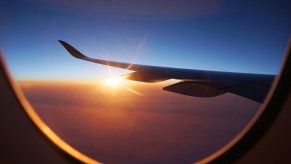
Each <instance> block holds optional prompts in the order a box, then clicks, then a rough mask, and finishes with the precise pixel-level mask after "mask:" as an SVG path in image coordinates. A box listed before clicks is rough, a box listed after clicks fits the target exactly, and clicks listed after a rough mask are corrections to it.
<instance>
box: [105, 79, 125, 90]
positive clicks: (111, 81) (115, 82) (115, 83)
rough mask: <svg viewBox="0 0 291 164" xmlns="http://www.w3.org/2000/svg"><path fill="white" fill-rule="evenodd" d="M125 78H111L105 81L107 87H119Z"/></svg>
mask: <svg viewBox="0 0 291 164" xmlns="http://www.w3.org/2000/svg"><path fill="white" fill-rule="evenodd" d="M122 81H123V78H122V77H111V78H109V79H107V80H106V81H105V83H106V85H107V86H110V87H113V88H115V87H118V86H120V85H121V84H122Z"/></svg>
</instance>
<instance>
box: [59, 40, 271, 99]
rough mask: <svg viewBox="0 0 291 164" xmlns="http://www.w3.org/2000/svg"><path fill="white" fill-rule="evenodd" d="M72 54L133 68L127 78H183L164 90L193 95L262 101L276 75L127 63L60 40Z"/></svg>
mask: <svg viewBox="0 0 291 164" xmlns="http://www.w3.org/2000/svg"><path fill="white" fill-rule="evenodd" d="M59 42H60V43H61V44H62V45H63V46H64V47H65V49H66V50H67V51H68V52H69V53H70V54H71V55H72V56H74V57H76V58H79V59H82V60H86V61H90V62H93V63H97V64H102V65H107V66H112V67H118V68H123V69H127V70H132V71H135V72H133V73H130V74H126V75H123V76H124V77H125V78H126V79H129V80H135V81H142V82H159V81H164V80H168V79H177V80H182V81H181V82H178V83H176V84H173V85H170V86H167V87H164V88H163V90H166V91H170V92H174V93H179V94H184V95H188V96H195V97H213V96H218V95H221V94H224V93H227V92H230V93H233V94H236V95H239V96H242V97H245V98H248V99H251V100H254V101H257V102H259V103H262V102H263V101H264V99H265V97H266V95H267V93H268V90H269V88H270V87H271V84H272V82H273V79H274V77H275V75H267V74H249V73H235V72H219V71H208V70H194V69H181V68H171V67H160V66H149V65H140V64H130V63H122V62H115V61H107V60H101V59H94V58H90V57H88V56H85V55H83V54H82V53H81V52H79V51H78V50H76V49H75V48H74V47H73V46H71V45H69V44H68V43H66V42H64V41H62V40H59Z"/></svg>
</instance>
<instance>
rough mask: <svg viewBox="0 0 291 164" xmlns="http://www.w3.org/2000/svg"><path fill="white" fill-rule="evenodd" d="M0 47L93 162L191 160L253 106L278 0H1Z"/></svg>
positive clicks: (275, 43)
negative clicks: (274, 0)
mask: <svg viewBox="0 0 291 164" xmlns="http://www.w3.org/2000/svg"><path fill="white" fill-rule="evenodd" d="M0 6H1V7H0V28H1V30H0V36H1V37H0V47H1V50H2V51H3V52H4V55H5V59H6V61H7V65H8V66H9V69H10V70H11V72H12V75H13V78H14V80H15V82H16V83H17V84H19V87H20V88H21V89H22V91H23V93H24V94H25V96H26V98H27V100H28V101H29V102H30V104H31V106H32V107H33V108H34V109H35V111H36V113H37V114H38V115H39V116H40V118H41V119H42V120H43V121H44V122H45V123H46V124H47V125H48V126H49V127H50V128H51V129H52V130H53V131H54V132H55V133H56V134H57V135H58V136H60V137H61V138H62V139H63V140H64V141H65V142H67V143H68V144H70V145H71V146H72V147H74V148H75V149H77V150H79V151H80V152H82V153H84V154H86V155H87V156H89V157H91V158H94V159H95V160H96V161H99V162H102V163H193V162H196V161H199V160H201V159H202V158H205V157H207V156H209V155H211V154H212V153H215V152H216V151H218V150H219V149H221V148H222V147H224V146H225V145H226V144H228V143H229V142H230V141H232V140H233V139H234V138H235V137H236V136H237V135H238V134H239V133H240V132H241V131H242V130H243V129H244V128H245V127H246V126H247V124H248V123H249V122H250V121H251V120H252V118H253V117H254V116H255V114H256V113H257V112H258V111H259V110H260V106H261V104H262V103H263V101H264V99H265V97H266V95H267V93H268V90H269V88H270V87H271V85H272V82H273V80H274V78H275V76H276V74H277V72H278V71H279V67H280V64H281V62H282V58H283V54H284V52H285V50H286V46H287V42H288V39H289V35H290V29H291V22H290V20H291V13H290V12H291V10H290V7H289V6H290V2H287V1H276V2H273V1H264V2H261V1H257V0H255V1H254V0H252V1H250V0H247V1H235V2H234V1H221V0H203V1H202V0H195V1H188V0H182V1H181V0H179V1H178V0H169V1H162V0H158V1H145V0H141V1H133V0H125V1H112V0H110V1H106V2H105V1H73V2H72V1H67V0H62V1H54V0H53V1H51V0H50V1H46V0H45V1H41V2H38V1H33V0H25V1H17V2H9V1H5V2H0Z"/></svg>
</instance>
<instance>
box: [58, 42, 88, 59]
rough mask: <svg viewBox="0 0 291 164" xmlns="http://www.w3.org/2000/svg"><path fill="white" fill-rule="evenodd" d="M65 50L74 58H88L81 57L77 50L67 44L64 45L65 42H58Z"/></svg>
mask: <svg viewBox="0 0 291 164" xmlns="http://www.w3.org/2000/svg"><path fill="white" fill-rule="evenodd" d="M58 41H59V42H60V43H61V44H62V45H63V46H64V47H65V48H66V50H67V51H68V52H69V53H70V54H71V55H72V56H74V57H75V58H79V59H84V58H88V57H87V56H85V55H83V54H82V53H81V52H79V51H78V50H76V49H75V48H74V47H73V46H71V45H69V44H68V43H66V42H65V41H62V40H58Z"/></svg>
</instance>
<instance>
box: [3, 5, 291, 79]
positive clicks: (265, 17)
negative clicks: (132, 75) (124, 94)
mask: <svg viewBox="0 0 291 164" xmlns="http://www.w3.org/2000/svg"><path fill="white" fill-rule="evenodd" d="M290 20H291V2H290V1H288V0H278V1H271V0H267V1H259V0H244V1H233V0H194V1H188V0H180V1H178V0H167V1H165V0H155V1H145V0H141V1H134V0H125V1H122V2H121V1H113V0H108V1H102V0H96V1H92V0H87V1H83V0H77V1H74V2H72V1H69V0H44V1H33V0H23V1H17V0H16V1H1V2H0V48H1V51H2V52H3V53H4V56H5V59H6V61H7V65H8V66H9V69H10V71H11V72H12V74H13V77H15V79H17V80H98V79H102V78H103V77H108V68H106V67H104V66H100V65H97V64H94V63H88V62H85V61H81V60H78V59H75V58H73V57H71V56H70V55H69V54H68V53H67V52H66V50H65V49H64V48H63V47H62V46H61V45H60V44H59V43H58V42H57V40H59V39H61V40H64V41H66V42H68V43H70V44H72V45H73V46H75V47H76V48H77V49H79V50H80V51H81V52H83V53H84V54H85V55H87V56H90V57H94V58H101V59H107V60H113V61H122V62H130V63H138V64H147V65H158V66H167V67H177V68H189V69H204V70H217V71H230V72H251V73H264V74H276V73H277V72H278V70H279V66H280V63H281V60H282V57H283V54H284V52H285V49H286V47H287V43H288V39H289V37H290V30H291V21H290ZM111 71H112V72H114V74H116V75H117V76H119V75H122V74H125V73H128V71H124V70H120V69H111Z"/></svg>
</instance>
